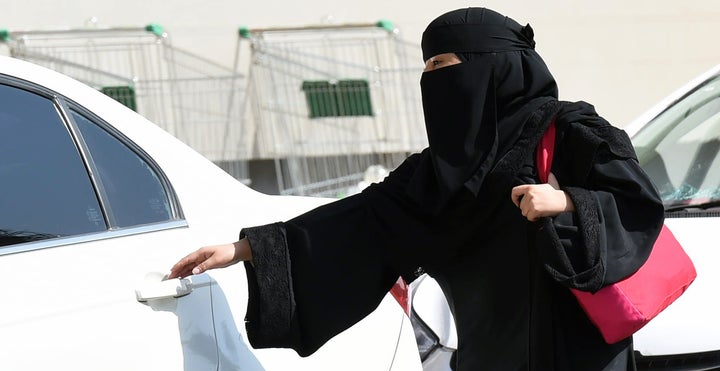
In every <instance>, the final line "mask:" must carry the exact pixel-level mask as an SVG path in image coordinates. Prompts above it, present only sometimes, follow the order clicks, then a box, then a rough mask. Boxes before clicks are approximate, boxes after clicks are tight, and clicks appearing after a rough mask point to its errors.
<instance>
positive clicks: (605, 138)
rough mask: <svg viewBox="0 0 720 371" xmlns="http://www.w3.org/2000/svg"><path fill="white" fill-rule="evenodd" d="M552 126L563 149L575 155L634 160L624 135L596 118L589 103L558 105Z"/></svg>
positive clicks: (620, 130) (628, 140) (631, 147)
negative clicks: (605, 156) (600, 154)
mask: <svg viewBox="0 0 720 371" xmlns="http://www.w3.org/2000/svg"><path fill="white" fill-rule="evenodd" d="M561 103H562V105H561V107H560V110H559V111H558V114H557V117H556V126H557V128H558V132H559V135H560V138H561V141H562V142H563V143H564V144H565V146H570V147H574V148H575V150H574V151H573V152H576V153H578V154H581V153H587V152H588V151H589V152H591V154H592V157H595V154H597V152H598V151H601V152H605V154H606V155H611V156H612V155H614V156H616V157H620V158H636V156H635V150H634V148H633V146H632V142H631V141H630V137H629V136H628V135H627V133H626V132H625V131H624V130H622V129H620V128H618V127H616V126H613V125H612V124H610V123H609V122H608V121H607V120H606V119H605V118H603V117H602V116H600V115H599V114H598V113H597V111H595V107H593V105H591V104H590V103H587V102H584V101H579V102H561Z"/></svg>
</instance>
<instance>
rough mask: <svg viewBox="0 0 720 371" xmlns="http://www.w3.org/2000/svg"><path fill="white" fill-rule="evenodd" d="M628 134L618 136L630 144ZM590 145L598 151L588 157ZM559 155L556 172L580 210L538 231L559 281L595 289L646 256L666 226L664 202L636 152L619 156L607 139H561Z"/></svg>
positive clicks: (545, 223) (548, 264)
mask: <svg viewBox="0 0 720 371" xmlns="http://www.w3.org/2000/svg"><path fill="white" fill-rule="evenodd" d="M623 135H624V132H620V133H619V135H617V136H616V138H617V137H620V139H616V140H617V141H619V142H622V141H625V142H627V143H629V139H626V138H625V139H623V138H622V136H623ZM588 147H590V148H592V149H593V150H592V151H589V152H587V155H586V156H583V155H582V153H583V151H588V150H587V148H588ZM615 152H616V153H621V152H622V151H615ZM556 153H557V155H559V159H558V160H559V161H558V162H554V164H553V172H554V173H556V175H557V176H558V181H559V183H560V186H561V188H562V189H563V190H564V191H565V192H567V193H568V194H569V196H570V198H571V199H572V201H573V203H574V205H575V212H566V213H562V214H560V215H558V216H556V217H554V218H545V220H543V221H542V226H541V228H542V229H543V230H544V232H546V233H540V234H539V236H541V238H544V239H545V240H544V241H539V243H538V246H539V248H540V249H541V256H542V257H543V259H544V263H545V268H546V270H547V271H548V272H549V273H550V274H551V275H552V277H553V278H554V279H555V280H556V281H557V282H559V283H561V284H563V285H565V286H567V287H570V288H576V289H579V290H583V291H590V292H595V291H597V290H599V289H601V288H602V287H604V286H607V285H609V284H612V283H615V282H618V281H620V280H622V279H623V278H625V277H627V276H629V275H631V274H632V273H634V272H635V271H637V270H638V269H639V268H640V266H641V265H642V264H643V263H644V262H645V260H647V257H648V256H649V255H650V251H651V249H652V246H653V244H654V242H655V239H656V238H657V236H658V234H659V233H660V229H661V228H662V224H663V221H664V209H663V205H662V202H661V200H660V197H659V195H658V193H657V191H656V189H655V187H654V185H653V184H652V182H651V180H650V179H649V177H648V176H647V175H646V174H645V172H644V171H643V170H642V168H641V167H640V165H639V164H638V162H637V160H636V159H635V158H634V156H633V155H628V156H618V155H617V154H614V153H613V151H612V150H611V146H610V145H608V143H607V142H602V143H601V145H597V146H594V147H593V146H592V145H590V146H588V145H584V144H583V141H582V140H577V138H575V139H574V140H566V141H564V142H563V143H561V144H560V145H559V146H558V147H556ZM578 162H585V163H587V164H590V165H589V166H588V165H586V166H583V165H582V164H578Z"/></svg>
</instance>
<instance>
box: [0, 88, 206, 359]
mask: <svg viewBox="0 0 720 371" xmlns="http://www.w3.org/2000/svg"><path fill="white" fill-rule="evenodd" d="M193 243H194V237H193V235H192V232H191V230H190V229H189V228H188V224H187V222H186V220H185V218H184V215H183V212H182V207H181V205H180V203H179V202H178V199H177V197H176V195H175V194H174V191H173V187H172V185H171V184H170V183H169V182H168V180H167V179H166V178H165V176H164V175H163V173H162V171H161V169H160V168H159V167H158V166H157V165H156V164H155V163H154V162H153V161H152V159H150V158H149V156H147V155H146V154H145V153H144V152H143V150H142V149H141V148H139V147H137V146H136V145H134V144H133V143H132V142H130V141H129V140H128V139H127V138H126V137H124V136H123V135H122V134H121V133H120V132H118V131H117V130H114V129H113V128H112V127H111V126H109V125H107V124H106V123H105V122H104V121H103V120H102V119H101V118H100V117H98V116H96V115H94V114H93V113H92V112H90V111H89V110H87V109H85V108H84V107H81V106H79V105H78V104H76V103H74V102H73V101H71V100H69V99H66V98H65V97H63V96H60V95H58V94H57V93H55V92H53V91H50V90H48V89H46V88H43V87H41V86H38V85H36V84H31V83H29V82H27V81H24V80H19V79H15V78H10V77H7V76H4V75H0V277H2V286H0V297H2V304H0V369H3V370H46V369H47V370H50V369H72V370H98V369H102V370H144V369H152V370H180V369H186V370H201V369H202V370H209V369H215V368H216V367H217V347H216V344H215V336H214V332H213V323H212V313H211V300H210V294H211V288H210V286H211V280H210V279H209V277H208V276H206V275H200V276H196V277H193V278H192V285H191V286H189V290H190V291H192V292H191V295H186V298H184V300H182V301H179V300H177V299H175V298H174V297H173V295H172V294H173V292H172V291H168V288H167V287H163V286H162V285H163V283H164V282H161V280H162V277H163V274H164V273H165V272H162V271H159V267H167V268H169V267H170V266H171V265H172V263H173V262H174V260H176V259H177V258H178V257H179V256H180V251H182V250H179V247H180V246H182V247H185V248H188V247H189V246H190V247H191V246H193ZM165 283H167V282H165ZM175 283H176V282H170V284H175ZM188 292H189V291H188ZM188 292H185V293H177V292H176V294H177V295H179V294H186V293H188ZM142 295H145V297H144V298H143V299H144V300H143V302H139V301H138V298H139V296H142Z"/></svg>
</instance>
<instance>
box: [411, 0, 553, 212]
mask: <svg viewBox="0 0 720 371" xmlns="http://www.w3.org/2000/svg"><path fill="white" fill-rule="evenodd" d="M534 46H535V41H534V40H533V31H532V28H531V27H530V25H527V26H524V27H523V26H521V25H520V24H518V23H517V22H515V21H514V20H512V19H510V18H508V17H505V16H503V15H501V14H499V13H496V12H494V11H492V10H489V9H485V8H467V9H459V10H455V11H452V12H449V13H446V14H444V15H442V16H440V17H438V18H437V19H435V20H434V21H433V22H431V23H430V25H429V26H428V27H427V29H426V30H425V32H424V33H423V39H422V49H423V58H425V59H426V60H427V59H429V58H430V57H433V56H435V55H438V54H442V53H459V54H460V55H461V56H462V59H463V60H465V61H464V62H463V63H460V64H457V65H453V66H449V67H445V68H441V69H438V70H435V71H430V72H425V73H423V76H422V78H421V81H420V85H421V90H422V96H423V110H424V114H425V125H426V130H427V135H428V141H429V144H430V145H429V150H428V151H427V152H428V154H427V155H426V156H425V157H424V159H423V161H422V164H421V165H420V166H419V169H418V171H417V173H416V174H415V176H414V177H413V179H412V180H411V182H410V184H409V186H408V193H409V195H410V196H411V197H412V198H413V199H414V200H416V201H417V202H418V203H419V204H421V206H422V207H423V208H424V209H425V210H427V211H428V212H429V213H431V214H438V213H440V212H442V210H443V209H444V208H445V206H446V205H447V203H448V202H449V201H450V200H451V199H452V198H453V197H455V196H456V195H457V193H458V192H459V191H460V190H461V189H463V187H464V188H466V189H467V190H469V191H470V192H472V193H473V194H474V195H477V194H478V192H479V190H480V188H481V186H482V184H483V180H484V179H485V176H486V175H487V174H488V173H489V172H490V171H491V170H492V169H493V167H494V165H495V164H496V163H497V161H498V160H499V159H500V158H502V156H503V155H504V154H505V153H506V152H507V151H508V150H509V148H511V147H512V145H513V144H514V143H515V141H516V140H517V139H518V137H519V135H520V132H521V131H522V129H523V126H524V124H525V123H526V122H527V120H528V119H529V117H530V115H531V114H532V113H533V112H535V111H537V109H538V108H539V107H540V106H541V105H543V104H544V103H547V102H548V101H551V100H555V99H557V85H556V83H555V79H554V78H553V76H552V75H551V74H550V72H549V71H548V68H547V66H546V65H545V63H544V62H543V60H542V58H541V57H540V56H539V55H538V54H537V53H536V52H535V50H534Z"/></svg>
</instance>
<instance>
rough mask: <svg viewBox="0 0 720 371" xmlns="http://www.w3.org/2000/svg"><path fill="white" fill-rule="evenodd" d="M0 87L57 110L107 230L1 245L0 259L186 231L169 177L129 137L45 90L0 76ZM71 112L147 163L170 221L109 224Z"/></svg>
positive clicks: (98, 184) (105, 201)
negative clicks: (165, 202) (40, 100)
mask: <svg viewBox="0 0 720 371" xmlns="http://www.w3.org/2000/svg"><path fill="white" fill-rule="evenodd" d="M0 84H3V85H6V86H10V87H13V88H16V89H21V90H25V91H28V92H30V93H33V94H37V95H39V96H41V97H44V98H46V99H48V100H49V101H50V102H52V104H53V105H54V106H55V109H56V110H57V111H58V117H59V118H60V120H62V122H63V125H64V126H65V129H66V130H67V131H68V134H69V135H70V137H71V139H72V141H73V144H74V145H75V148H76V150H77V151H78V154H79V156H80V158H81V161H82V162H83V165H84V166H85V171H86V173H87V176H88V179H89V180H90V183H91V185H92V188H93V190H94V191H95V197H97V199H98V203H99V205H100V208H101V212H102V215H103V219H104V221H105V224H106V227H107V229H105V230H103V231H99V232H91V233H86V234H79V235H72V236H64V237H58V238H51V239H45V240H38V241H28V242H24V243H20V244H15V245H7V246H2V247H0V256H4V255H9V254H15V253H21V252H28V251H35V250H41V249H47V248H52V247H59V246H66V245H72V244H78V243H84V242H92V241H98V240H105V239H110V238H117V237H123V236H130V235H136V234H143V233H148V232H155V231H162V230H168V229H176V228H186V227H187V226H188V223H187V220H186V219H185V215H184V213H183V209H182V206H181V204H180V200H179V197H178V195H177V193H176V192H175V189H174V188H173V186H172V183H171V182H170V180H169V178H168V177H167V175H166V174H165V172H164V171H163V170H162V169H161V168H160V166H159V165H158V164H157V162H156V161H155V160H154V159H153V158H152V156H150V155H149V154H148V153H147V152H145V151H144V150H143V149H142V148H141V147H140V146H139V145H137V144H136V143H135V142H133V141H132V140H131V139H130V138H128V137H127V136H126V135H124V134H123V133H121V132H120V131H119V130H118V129H116V128H115V127H114V126H112V125H110V124H109V123H107V122H106V121H105V120H103V119H102V118H100V117H99V116H98V115H96V114H95V113H93V112H92V111H91V110H89V109H87V108H86V107H84V106H83V105H81V104H79V103H77V102H75V101H73V100H72V99H70V98H68V97H66V96H64V95H62V94H60V93H58V92H56V91H54V90H51V89H49V88H47V87H44V86H41V85H38V84H36V83H33V82H31V81H27V80H24V79H21V78H18V77H15V76H10V75H6V74H2V73H0ZM118 104H119V103H118ZM71 111H75V112H77V113H78V114H80V115H83V116H85V118H87V119H88V120H90V121H92V122H93V124H95V125H98V126H99V127H100V128H101V129H102V130H105V131H106V132H107V133H108V134H109V135H111V136H113V137H114V138H115V139H116V140H118V141H120V142H121V143H122V144H123V145H125V146H126V147H127V148H128V149H130V150H131V151H132V152H134V153H135V154H136V155H137V156H139V157H140V158H141V159H142V160H143V161H145V162H146V163H147V165H148V166H149V167H150V168H151V169H152V171H153V172H154V173H155V175H156V176H157V177H158V179H159V181H160V183H161V186H162V187H163V189H164V191H165V194H166V195H167V198H168V202H169V205H170V219H168V220H165V221H161V222H157V223H152V224H146V225H138V226H130V227H123V228H118V227H116V225H115V224H113V220H112V217H110V216H109V215H111V214H112V213H111V212H109V211H110V210H111V206H110V204H109V202H108V197H107V194H106V192H105V191H104V189H103V187H102V182H101V181H100V179H99V178H98V177H96V176H95V174H97V167H96V166H95V164H94V162H93V161H92V156H91V155H90V152H89V150H88V147H87V144H86V143H85V140H84V139H83V136H82V133H81V132H80V130H79V128H78V125H77V123H76V122H75V121H74V119H73V118H72V114H71Z"/></svg>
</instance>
